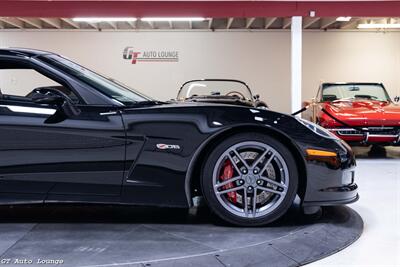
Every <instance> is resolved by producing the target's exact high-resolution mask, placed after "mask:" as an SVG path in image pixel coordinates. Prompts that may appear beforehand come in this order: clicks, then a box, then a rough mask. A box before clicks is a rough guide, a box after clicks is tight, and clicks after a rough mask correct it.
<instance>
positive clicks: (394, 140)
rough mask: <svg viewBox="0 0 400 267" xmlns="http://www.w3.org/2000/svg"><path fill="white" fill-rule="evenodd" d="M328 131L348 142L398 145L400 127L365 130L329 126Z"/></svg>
mask: <svg viewBox="0 0 400 267" xmlns="http://www.w3.org/2000/svg"><path fill="white" fill-rule="evenodd" d="M328 130H329V131H330V132H332V133H333V134H335V135H336V136H337V137H339V138H341V139H342V140H344V141H346V142H348V143H350V144H362V145H368V144H382V145H394V146H396V145H400V129H399V128H397V127H366V128H364V130H366V132H361V131H358V130H356V129H352V128H349V129H347V128H330V129H328Z"/></svg>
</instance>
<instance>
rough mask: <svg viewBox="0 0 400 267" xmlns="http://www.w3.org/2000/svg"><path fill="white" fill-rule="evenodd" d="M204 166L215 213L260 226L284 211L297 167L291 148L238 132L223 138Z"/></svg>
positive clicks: (205, 186)
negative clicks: (225, 138) (238, 133)
mask: <svg viewBox="0 0 400 267" xmlns="http://www.w3.org/2000/svg"><path fill="white" fill-rule="evenodd" d="M210 165H211V166H212V168H210V167H211V166H210ZM204 168H205V169H204V172H203V177H202V180H203V183H202V184H203V192H204V195H205V198H206V200H207V202H208V203H209V205H210V207H211V209H212V210H213V211H214V212H216V213H217V214H218V215H220V216H221V217H222V218H223V219H225V220H227V221H230V222H232V223H235V224H240V225H260V224H265V223H268V222H270V221H272V220H275V219H277V218H278V217H280V216H281V215H282V214H283V213H284V212H286V210H287V208H288V207H289V206H290V204H291V202H292V201H293V199H294V196H295V193H296V192H295V191H296V189H297V169H296V164H295V161H294V158H293V156H292V155H291V153H290V151H289V150H288V149H287V148H286V147H285V146H284V145H282V144H281V143H280V142H278V141H277V140H275V139H273V138H271V137H269V136H266V135H262V134H255V133H253V134H246V135H244V134H240V135H235V136H233V137H231V138H229V139H227V140H225V141H224V142H222V143H221V144H220V145H219V146H218V147H217V148H215V150H214V151H213V152H212V153H211V155H210V157H209V159H208V160H207V162H206V164H205V166H204ZM204 189H206V190H204ZM289 202H290V203H289ZM288 203H289V205H288Z"/></svg>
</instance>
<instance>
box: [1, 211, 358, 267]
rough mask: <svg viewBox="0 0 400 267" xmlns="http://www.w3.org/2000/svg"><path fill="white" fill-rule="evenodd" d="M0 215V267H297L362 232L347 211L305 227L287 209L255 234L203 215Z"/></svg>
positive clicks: (325, 214)
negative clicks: (0, 263)
mask: <svg viewBox="0 0 400 267" xmlns="http://www.w3.org/2000/svg"><path fill="white" fill-rule="evenodd" d="M195 211H196V210H195ZM0 212H1V214H2V215H1V219H0V253H1V258H0V260H1V261H3V264H4V261H5V260H8V261H9V264H7V265H8V266H21V261H25V262H27V261H28V264H29V266H57V263H58V266H65V267H66V266H91V267H94V266H104V267H105V266H135V267H136V266H137V267H139V266H140V267H143V266H207V267H210V266H299V265H303V264H306V263H309V262H312V261H316V260H318V259H321V258H323V257H326V256H329V255H331V254H333V253H335V252H337V251H339V250H341V249H343V248H345V247H346V246H348V245H350V244H351V243H353V242H354V241H355V240H357V238H358V237H359V236H360V235H361V233H362V229H363V221H362V219H361V217H360V216H359V215H358V214H357V213H356V212H355V211H353V210H352V209H350V208H348V207H330V208H325V209H323V212H322V215H321V216H320V217H319V218H314V219H311V218H309V217H308V218H306V217H304V216H303V215H301V213H300V212H299V209H298V207H295V206H293V207H292V208H291V210H290V211H289V213H288V214H287V215H286V216H285V217H284V218H282V219H281V220H279V221H278V222H277V223H274V224H273V225H269V226H268V227H258V228H240V227H230V226H227V225H224V224H223V223H221V222H219V221H216V220H215V219H214V217H213V216H211V215H210V213H209V211H208V210H207V209H200V210H197V211H196V212H193V210H191V211H189V213H188V212H187V211H185V210H180V209H166V208H144V207H141V208H137V207H135V208H132V207H110V206H106V207H104V206H71V205H68V206H59V205H57V206H46V207H43V206H41V207H38V206H32V207H31V206H29V207H27V206H15V207H0ZM57 261H58V262H57ZM61 261H62V264H61ZM44 263H47V264H44Z"/></svg>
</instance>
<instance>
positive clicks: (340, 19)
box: [336, 17, 351, 21]
mask: <svg viewBox="0 0 400 267" xmlns="http://www.w3.org/2000/svg"><path fill="white" fill-rule="evenodd" d="M350 20H351V17H337V18H336V21H350Z"/></svg>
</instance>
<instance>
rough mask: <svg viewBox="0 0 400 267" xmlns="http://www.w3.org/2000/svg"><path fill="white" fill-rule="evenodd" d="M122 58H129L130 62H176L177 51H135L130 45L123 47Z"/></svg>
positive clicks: (177, 59)
mask: <svg viewBox="0 0 400 267" xmlns="http://www.w3.org/2000/svg"><path fill="white" fill-rule="evenodd" d="M122 57H123V59H126V60H129V61H130V62H131V64H137V63H139V62H178V61H179V55H178V51H165V50H159V51H155V50H151V51H136V50H135V49H134V48H133V47H132V46H127V47H125V49H124V51H123V54H122Z"/></svg>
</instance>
